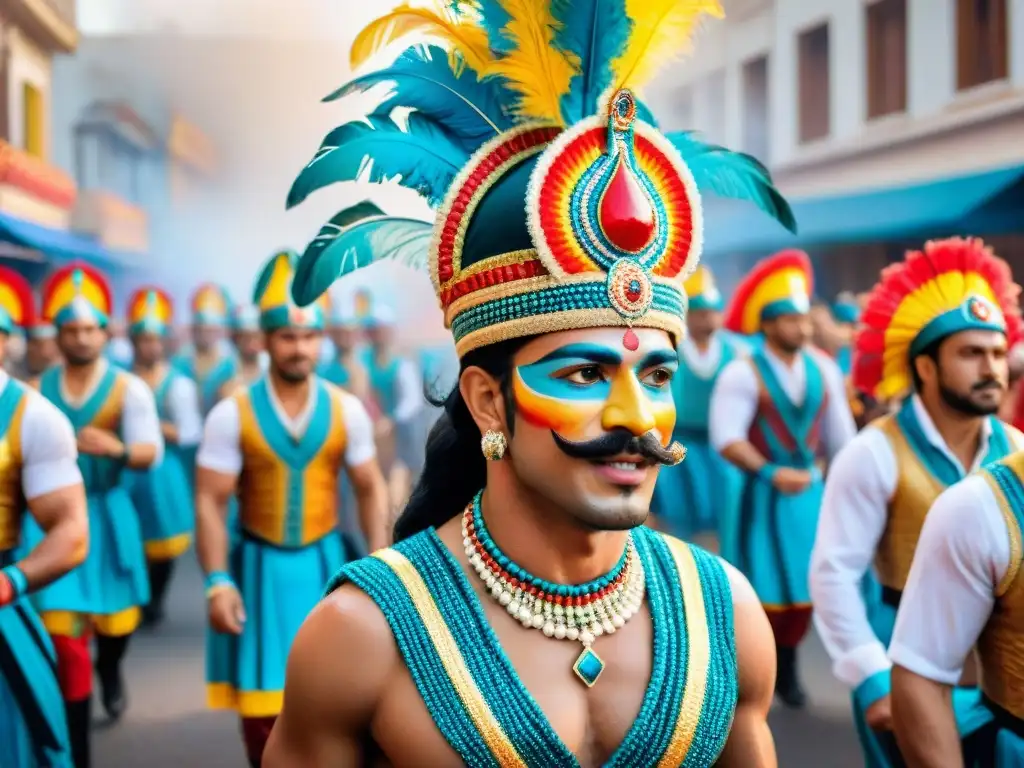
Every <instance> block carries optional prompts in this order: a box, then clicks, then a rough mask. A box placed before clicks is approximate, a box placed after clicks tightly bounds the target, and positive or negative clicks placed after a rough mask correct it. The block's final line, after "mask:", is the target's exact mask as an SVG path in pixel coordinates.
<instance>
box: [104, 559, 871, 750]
mask: <svg viewBox="0 0 1024 768" xmlns="http://www.w3.org/2000/svg"><path fill="white" fill-rule="evenodd" d="M169 598H170V599H169V600H168V618H167V621H166V622H165V623H164V624H163V626H161V627H160V628H159V629H158V630H157V631H156V632H153V633H145V632H140V633H139V634H138V635H136V637H135V638H134V639H133V640H132V645H131V648H130V650H129V654H128V659H127V662H126V665H127V682H128V692H129V696H130V701H129V709H128V712H127V714H126V715H125V717H124V718H123V719H122V721H121V722H120V723H118V724H117V725H115V726H113V727H109V728H107V727H104V726H103V724H102V721H101V720H100V721H99V722H98V724H97V729H96V731H95V732H94V737H93V765H94V766H96V767H97V768H221V767H222V766H223V768H245V766H246V765H247V763H246V761H245V758H244V753H243V751H242V747H241V738H240V735H239V730H238V721H237V720H236V718H235V717H234V716H233V715H231V714H230V713H221V712H211V711H208V710H207V709H206V708H205V706H204V702H205V696H204V688H203V669H204V667H203V643H204V640H203V637H204V635H203V627H204V623H205V609H204V601H203V581H202V576H201V575H200V573H199V569H198V566H197V565H196V564H195V559H194V557H193V556H191V555H186V556H185V557H184V558H183V559H182V560H181V562H180V563H179V567H178V572H177V573H176V574H175V580H174V583H173V585H172V591H171V594H170V595H169ZM802 653H803V657H802V661H803V670H804V683H805V687H806V688H807V691H808V694H809V696H810V706H809V707H808V708H807V709H806V710H805V711H802V712H792V711H787V710H784V709H781V708H778V707H777V708H776V709H775V710H774V711H773V712H772V715H771V726H772V731H773V733H774V735H775V741H776V745H777V747H778V753H779V765H780V766H782V768H859V767H860V766H862V765H863V761H862V759H861V758H860V755H859V751H858V748H857V739H856V735H855V734H854V730H853V725H852V723H851V721H850V712H849V703H848V699H847V696H846V693H845V691H844V690H843V688H842V687H841V686H839V685H838V684H837V683H836V682H835V681H834V680H833V679H832V677H831V675H830V674H829V667H828V661H827V658H826V656H825V653H824V651H823V650H822V648H821V644H820V643H819V642H818V640H817V638H811V639H809V640H808V642H807V643H806V644H805V646H804V649H803V651H802ZM94 711H95V712H97V713H98V712H99V711H100V710H99V705H98V703H97V704H96V705H95V706H94ZM100 717H101V715H99V714H97V718H100ZM425 768H426V767H425Z"/></svg>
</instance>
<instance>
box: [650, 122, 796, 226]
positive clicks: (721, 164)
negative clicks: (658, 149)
mask: <svg viewBox="0 0 1024 768" xmlns="http://www.w3.org/2000/svg"><path fill="white" fill-rule="evenodd" d="M666 137H667V138H668V140H669V141H671V142H672V144H673V146H675V148H676V149H677V150H679V154H680V155H682V158H683V160H684V161H685V162H686V165H687V166H688V167H689V169H690V172H691V173H692V174H693V177H694V179H695V180H696V182H697V188H698V189H699V190H700V191H701V192H702V193H710V194H713V195H717V196H718V197H728V198H732V199H735V200H749V201H750V202H752V203H754V204H755V205H756V206H757V207H758V208H760V209H761V210H762V211H764V212H765V213H767V214H768V215H769V216H771V217H772V218H773V219H775V220H776V221H778V222H779V223H780V224H781V225H782V226H784V227H785V228H786V229H788V230H789V231H790V232H794V233H795V232H796V218H795V217H794V216H793V210H792V209H791V208H790V207H789V203H788V202H786V198H784V197H783V196H782V193H781V192H779V190H777V189H776V188H775V185H774V184H773V183H772V177H771V174H770V173H769V172H768V169H767V168H765V167H764V165H763V164H762V163H761V162H760V161H759V160H758V159H757V158H755V157H753V156H751V155H746V154H743V153H742V152H732V151H730V150H728V149H725V148H724V147H719V146H717V145H715V144H708V143H706V142H704V141H701V140H700V139H699V138H697V135H696V134H695V133H694V132H693V131H678V132H675V133H669V134H666Z"/></svg>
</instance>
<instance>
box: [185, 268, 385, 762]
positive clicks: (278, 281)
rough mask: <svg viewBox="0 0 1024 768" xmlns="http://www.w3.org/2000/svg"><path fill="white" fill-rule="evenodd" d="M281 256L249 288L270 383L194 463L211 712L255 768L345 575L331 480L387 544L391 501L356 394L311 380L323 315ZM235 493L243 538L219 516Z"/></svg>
mask: <svg viewBox="0 0 1024 768" xmlns="http://www.w3.org/2000/svg"><path fill="white" fill-rule="evenodd" d="M296 258H297V257H296V256H295V254H293V253H290V252H284V253H280V254H278V255H276V256H275V257H274V258H273V259H271V261H270V263H269V264H268V265H267V266H266V267H265V268H264V270H263V272H262V273H261V275H260V277H259V280H258V281H257V284H256V289H255V293H256V296H255V301H256V302H257V303H258V305H259V308H260V325H261V327H262V329H263V331H264V333H265V336H266V346H267V350H268V352H269V356H270V369H269V373H268V375H267V376H265V377H263V378H261V379H259V380H258V381H257V382H256V383H255V384H252V385H250V386H249V387H247V388H245V389H244V390H241V391H240V392H238V393H236V394H235V395H233V396H232V397H230V398H228V399H226V400H223V401H221V402H220V403H219V404H218V405H217V406H216V407H215V408H214V410H213V411H211V412H210V416H209V417H208V419H207V423H206V427H205V433H204V438H203V444H202V447H201V448H200V451H199V455H198V459H197V462H198V467H199V471H198V488H197V493H196V504H197V510H196V511H197V521H198V526H199V527H198V535H199V539H198V546H199V558H200V561H201V563H202V565H203V569H204V570H205V571H206V574H207V583H206V594H207V599H208V606H209V616H210V626H211V629H212V632H211V633H210V636H209V643H208V647H207V653H208V658H207V676H208V701H209V704H210V706H211V707H213V708H215V709H233V710H235V711H236V712H238V714H239V715H240V716H241V718H242V731H243V735H244V738H245V745H246V751H247V754H248V756H249V761H250V763H251V764H252V765H254V766H258V765H260V759H261V755H262V753H263V748H264V745H265V743H266V739H267V737H268V736H269V734H270V728H271V726H272V725H273V722H274V718H275V717H276V716H277V714H278V712H280V709H281V700H282V691H283V689H284V672H285V663H286V661H287V657H288V651H289V648H290V647H291V643H292V639H293V638H294V637H295V634H296V633H297V632H298V630H299V626H300V625H301V624H302V621H303V619H305V617H306V615H307V614H308V613H309V611H310V610H311V609H312V608H313V606H314V605H315V604H316V602H317V600H318V599H319V597H320V595H321V593H322V592H323V587H324V584H326V582H327V579H328V578H329V577H330V576H331V575H332V573H333V571H334V570H336V569H337V568H340V567H341V565H342V564H343V563H344V549H343V546H342V542H341V537H340V535H339V532H338V526H337V522H338V518H337V499H338V496H337V477H338V474H339V473H340V472H345V473H347V475H348V477H349V479H350V481H351V483H352V488H353V492H354V495H355V498H356V503H357V504H358V505H359V512H360V518H361V519H362V520H363V522H364V526H365V528H366V530H367V535H368V537H369V539H370V541H371V544H372V545H373V546H375V547H380V546H383V545H384V538H385V535H386V531H385V526H386V519H387V489H386V486H385V485H384V479H383V477H382V476H381V474H380V470H379V468H378V467H377V462H376V461H375V448H374V443H373V426H372V422H371V421H370V417H369V416H368V415H367V413H366V411H365V409H364V408H363V406H362V405H361V404H360V403H359V401H358V400H357V399H356V398H355V396H353V395H351V394H349V393H347V392H345V391H343V390H340V389H338V388H337V387H335V386H333V385H332V384H329V383H327V382H324V381H322V380H321V379H319V378H317V377H316V376H315V375H314V374H313V371H314V369H315V366H316V361H317V360H318V359H319V354H320V343H321V339H322V335H323V313H322V311H321V308H320V307H319V306H316V307H310V308H306V309H299V308H297V307H296V306H295V305H293V304H292V303H291V299H290V295H289V290H290V287H291V278H292V271H293V269H294V263H293V262H294V260H295V259H296ZM236 492H237V495H238V498H239V523H240V525H241V538H240V541H239V542H238V543H237V544H235V546H233V547H230V549H231V551H230V553H229V544H228V538H227V535H226V533H227V528H226V525H225V515H226V512H227V503H228V500H229V499H230V498H231V496H232V495H234V494H235V493H236Z"/></svg>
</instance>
